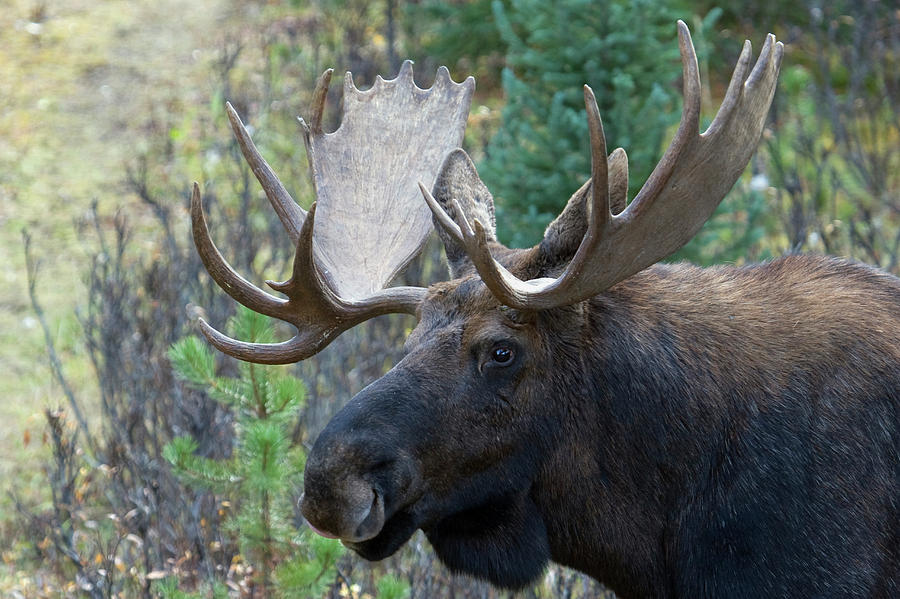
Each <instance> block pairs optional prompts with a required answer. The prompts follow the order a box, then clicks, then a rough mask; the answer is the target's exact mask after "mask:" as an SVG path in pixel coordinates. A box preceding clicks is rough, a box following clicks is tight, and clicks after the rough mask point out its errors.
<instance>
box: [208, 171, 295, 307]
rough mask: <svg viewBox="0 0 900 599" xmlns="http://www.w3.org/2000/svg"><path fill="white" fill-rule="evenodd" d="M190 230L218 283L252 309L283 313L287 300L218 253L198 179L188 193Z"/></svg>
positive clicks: (211, 274) (210, 272)
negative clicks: (247, 277)
mask: <svg viewBox="0 0 900 599" xmlns="http://www.w3.org/2000/svg"><path fill="white" fill-rule="evenodd" d="M191 230H192V232H193V236H194V245H195V246H196V247H197V253H199V254H200V259H201V260H202V261H203V265H204V266H205V267H206V270H207V271H209V274H210V276H212V278H213V280H214V281H215V282H216V283H218V285H219V287H221V288H222V289H224V290H225V292H226V293H227V294H228V295H230V296H231V297H233V298H234V299H235V300H237V301H238V302H240V303H241V304H243V305H245V306H247V307H248V308H251V309H252V310H256V311H257V312H260V313H261V314H265V315H266V316H273V317H275V318H284V317H285V315H286V312H285V308H286V302H285V301H284V300H281V299H278V298H277V297H274V296H271V295H269V294H268V293H266V292H265V291H263V290H262V289H259V288H258V287H256V286H254V285H253V284H252V283H250V282H249V281H247V280H246V279H244V277H242V276H241V275H240V274H238V273H237V271H235V270H234V269H233V268H231V266H230V265H229V264H228V262H227V261H226V260H225V258H223V257H222V254H221V253H219V250H218V248H216V246H215V244H214V243H213V241H212V238H211V237H210V236H209V228H208V227H207V224H206V216H205V215H204V213H203V201H202V199H201V197H200V186H199V185H198V184H197V183H194V187H193V191H192V193H191Z"/></svg>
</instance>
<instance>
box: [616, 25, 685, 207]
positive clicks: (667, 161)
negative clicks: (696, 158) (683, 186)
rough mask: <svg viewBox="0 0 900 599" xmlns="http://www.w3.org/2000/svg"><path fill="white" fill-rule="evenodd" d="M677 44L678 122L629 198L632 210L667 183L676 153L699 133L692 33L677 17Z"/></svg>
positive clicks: (681, 150)
mask: <svg viewBox="0 0 900 599" xmlns="http://www.w3.org/2000/svg"><path fill="white" fill-rule="evenodd" d="M678 45H679V50H680V52H681V73H682V78H683V80H684V81H683V84H682V85H683V87H682V96H683V97H684V100H683V102H684V103H683V105H682V108H681V122H680V123H679V125H678V130H677V131H676V132H675V137H673V138H672V141H671V142H670V143H669V147H668V148H666V151H665V153H664V154H663V156H662V158H660V160H659V162H658V163H657V165H656V167H655V168H654V169H653V172H651V173H650V176H649V177H647V181H646V182H645V183H644V186H643V187H641V190H640V191H639V192H638V194H637V195H636V196H635V198H634V200H633V201H632V207H633V208H632V209H633V210H640V207H641V203H642V202H643V201H644V198H647V197H652V196H653V195H654V194H655V193H656V192H657V190H659V189H661V188H662V186H663V185H665V184H666V183H667V182H668V180H669V177H671V176H672V171H673V170H674V169H675V166H676V164H677V158H678V156H679V155H680V154H681V153H682V152H683V151H684V148H685V146H686V145H687V144H688V143H689V142H690V141H691V140H694V139H696V138H697V136H698V135H699V134H700V99H701V95H700V67H699V66H698V65H697V54H696V52H695V51H694V42H693V41H692V40H691V32H690V31H689V30H688V28H687V25H685V24H684V21H682V20H680V19H679V20H678Z"/></svg>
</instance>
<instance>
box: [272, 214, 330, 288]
mask: <svg viewBox="0 0 900 599" xmlns="http://www.w3.org/2000/svg"><path fill="white" fill-rule="evenodd" d="M316 206H317V203H316V202H313V205H312V206H310V207H309V212H307V214H306V221H304V223H303V228H301V229H300V238H299V239H298V240H297V247H296V250H295V252H294V268H293V271H292V274H291V278H290V279H288V280H287V281H285V282H283V283H278V282H275V281H266V284H267V285H268V286H269V287H271V288H272V289H274V290H275V291H280V292H281V293H284V294H285V295H287V296H288V297H289V298H297V299H300V298H302V297H303V296H304V295H305V296H306V299H307V301H312V300H314V299H317V298H330V299H333V298H334V297H335V294H334V292H333V291H332V290H331V288H330V287H329V286H328V284H327V282H325V281H324V280H323V279H322V277H321V276H320V275H319V269H318V267H317V266H316V261H315V259H314V257H313V227H314V226H315V222H316Z"/></svg>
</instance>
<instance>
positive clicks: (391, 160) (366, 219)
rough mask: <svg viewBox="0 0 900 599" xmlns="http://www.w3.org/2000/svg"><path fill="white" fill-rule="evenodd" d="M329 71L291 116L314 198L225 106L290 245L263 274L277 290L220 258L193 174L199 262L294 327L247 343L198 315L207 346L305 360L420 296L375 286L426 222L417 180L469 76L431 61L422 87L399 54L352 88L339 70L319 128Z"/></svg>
mask: <svg viewBox="0 0 900 599" xmlns="http://www.w3.org/2000/svg"><path fill="white" fill-rule="evenodd" d="M331 74H332V71H331V70H328V71H326V72H325V73H324V74H323V75H322V76H321V77H320V78H319V81H318V83H317V85H316V89H315V91H314V93H313V101H312V108H311V116H310V120H309V124H306V123H305V122H304V121H303V120H302V119H301V126H302V127H303V130H304V134H305V135H304V137H305V141H306V148H307V158H308V160H309V165H310V171H311V173H312V179H313V184H314V187H315V191H316V198H317V201H316V203H314V204H313V205H312V207H311V208H310V210H309V212H308V213H305V212H304V211H303V209H302V208H300V207H299V206H298V205H297V203H296V202H294V200H293V198H291V196H290V194H289V193H288V192H287V190H286V189H285V188H284V186H283V185H282V184H281V182H280V181H279V180H278V177H277V176H276V175H275V173H274V172H273V170H272V168H271V167H270V166H269V165H268V164H267V163H266V161H265V160H264V159H263V158H262V156H260V154H259V152H258V150H257V149H256V147H255V146H254V144H253V142H252V140H251V139H250V135H249V133H248V132H247V130H246V128H245V127H244V125H243V123H242V122H241V120H240V118H239V117H238V115H237V113H236V112H235V111H234V109H233V108H232V107H231V105H230V104H229V105H228V106H227V107H226V111H227V113H228V118H229V120H230V121H231V126H232V129H233V130H234V134H235V137H236V138H237V140H238V144H239V145H240V148H241V152H242V153H243V155H244V158H245V159H246V160H247V162H248V164H249V165H250V168H251V170H252V171H253V174H254V175H255V176H256V178H257V180H259V182H260V184H261V185H262V187H263V190H264V191H265V193H266V196H267V197H268V199H269V201H270V202H271V204H272V206H273V208H274V209H275V211H276V213H277V214H278V216H279V218H280V219H281V222H282V224H283V225H284V227H285V230H286V231H287V233H288V236H289V237H290V238H291V241H292V242H293V243H294V244H295V246H296V254H295V256H294V265H293V272H292V276H291V278H290V279H289V280H288V281H286V282H284V283H275V282H271V281H267V283H268V285H269V286H270V287H272V288H273V289H275V290H276V291H280V292H282V293H283V294H284V295H286V296H287V299H286V300H285V299H281V298H278V297H275V296H273V295H270V294H269V293H267V292H265V291H263V290H261V289H259V288H257V287H256V286H254V285H253V284H251V283H250V282H248V281H247V280H245V279H244V278H243V277H241V276H240V275H239V274H238V273H237V272H236V271H235V270H234V269H233V268H231V266H229V265H228V263H227V262H226V261H225V259H224V258H223V257H222V255H221V254H220V253H219V251H218V250H217V249H216V247H215V245H214V244H213V242H212V239H211V238H210V235H209V229H208V227H207V224H206V218H205V216H204V214H203V205H202V200H201V197H200V188H199V186H198V185H197V184H196V183H195V184H194V188H193V194H192V197H191V220H192V225H193V235H194V243H195V245H196V246H197V251H198V252H199V254H200V257H201V259H202V260H203V264H204V265H205V266H206V269H207V271H209V273H210V275H211V276H212V277H213V279H214V280H215V281H216V283H218V284H219V286H220V287H222V289H224V290H225V291H226V292H227V293H228V294H229V295H231V297H233V298H234V299H235V300H237V301H238V302H240V303H242V304H244V305H245V306H247V307H249V308H251V309H253V310H255V311H257V312H260V313H262V314H266V315H268V316H272V317H275V318H279V319H281V320H284V321H286V322H289V323H291V324H293V325H295V326H296V327H297V329H298V333H297V335H295V336H294V338H292V339H290V340H289V341H286V342H283V343H275V344H257V343H246V342H243V341H238V340H235V339H232V338H230V337H227V336H226V335H223V334H222V333H220V332H219V331H217V330H215V329H214V328H212V327H211V326H209V325H208V324H207V323H206V322H205V321H203V320H202V319H201V320H200V326H201V330H202V331H203V333H204V334H205V335H206V337H207V338H208V339H209V341H210V342H211V343H212V344H213V345H214V346H216V347H217V348H218V349H219V350H221V351H222V352H224V353H226V354H228V355H231V356H234V357H236V358H240V359H242V360H247V361H251V362H258V363H263V364H285V363H288V362H296V361H298V360H303V359H305V358H308V357H309V356H311V355H313V354H315V353H317V352H318V351H320V350H321V349H322V348H324V347H325V346H326V345H328V344H329V343H330V342H331V341H332V340H333V339H334V338H335V337H337V336H338V335H339V334H340V333H342V332H343V331H345V330H347V329H349V328H351V327H353V326H355V325H357V324H359V323H360V322H363V321H364V320H367V319H369V318H373V317H375V316H378V315H381V314H388V313H392V312H403V313H408V314H414V313H415V310H416V306H417V305H418V303H419V301H420V300H421V299H422V297H424V293H425V290H424V289H422V288H419V287H391V288H385V286H386V285H387V284H388V283H389V282H390V281H391V280H392V279H393V278H394V277H395V276H396V275H397V273H399V272H400V271H401V270H402V269H403V268H404V267H405V266H406V265H407V264H408V263H409V261H410V260H412V258H413V257H415V255H416V254H417V253H418V252H419V251H420V250H421V248H422V245H423V244H424V242H425V238H426V237H427V236H428V234H429V232H430V231H431V227H432V224H431V218H430V217H431V215H430V213H429V211H428V209H427V208H426V207H425V206H423V205H422V202H421V200H419V199H418V198H419V195H418V192H417V191H416V182H417V181H422V180H426V181H429V182H430V181H434V179H435V177H436V175H437V171H438V168H439V167H440V165H441V161H442V159H443V157H444V155H445V154H447V152H448V151H449V150H451V149H452V148H454V147H457V146H458V145H459V144H460V143H461V142H462V137H463V133H464V131H465V125H466V118H467V116H468V112H469V104H470V103H471V99H472V92H473V91H474V88H475V82H474V79H472V78H471V77H469V78H468V79H466V80H465V81H464V82H463V83H454V82H453V81H452V80H451V79H450V73H449V72H448V71H447V69H446V68H445V67H441V68H440V69H438V72H437V76H436V78H435V82H434V85H433V86H432V87H431V88H430V89H427V90H423V89H420V88H419V87H417V86H416V85H415V83H414V82H413V72H412V63H411V62H410V61H406V62H404V63H403V66H402V68H401V69H400V73H399V74H398V76H397V78H396V79H393V80H390V81H385V80H384V79H382V78H381V77H378V78H377V80H376V81H375V84H374V85H373V86H372V88H371V89H370V90H367V91H364V92H361V91H359V90H358V89H357V88H356V86H355V85H354V84H353V78H352V75H351V74H350V73H349V72H348V73H347V75H346V77H345V79H344V109H343V114H342V121H341V126H340V127H339V128H338V129H337V130H336V131H335V132H334V133H325V132H324V131H323V130H322V114H323V110H324V107H325V97H326V94H327V92H328V85H329V83H330V80H331ZM314 225H315V227H314Z"/></svg>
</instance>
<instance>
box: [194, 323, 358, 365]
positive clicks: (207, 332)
mask: <svg viewBox="0 0 900 599" xmlns="http://www.w3.org/2000/svg"><path fill="white" fill-rule="evenodd" d="M199 323H200V331H201V332H202V333H203V336H204V337H206V339H207V340H208V341H209V342H210V343H211V344H212V345H213V347H215V348H216V349H218V350H219V351H220V352H222V353H223V354H226V355H229V356H231V357H233V358H237V359H239V360H245V361H247V362H255V363H257V364H290V363H292V362H299V361H300V360H305V359H306V358H309V357H310V356H313V355H315V354H316V353H318V352H319V351H321V349H322V348H324V347H325V346H326V345H328V344H329V343H331V341H332V340H333V339H334V338H335V337H337V335H339V334H340V333H341V332H343V331H344V329H341V330H339V331H336V332H335V333H334V334H325V335H321V336H319V337H318V339H311V338H310V337H311V336H310V335H309V334H307V335H303V336H301V335H299V334H298V335H295V336H294V337H292V338H291V339H289V340H287V341H284V342H282V343H248V342H246V341H239V340H237V339H233V338H231V337H229V336H228V335H224V334H222V333H220V332H219V331H217V330H216V329H214V328H213V327H211V326H210V325H209V323H207V322H206V321H205V320H203V319H202V318H200V319H199ZM316 332H317V333H318V331H316Z"/></svg>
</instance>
